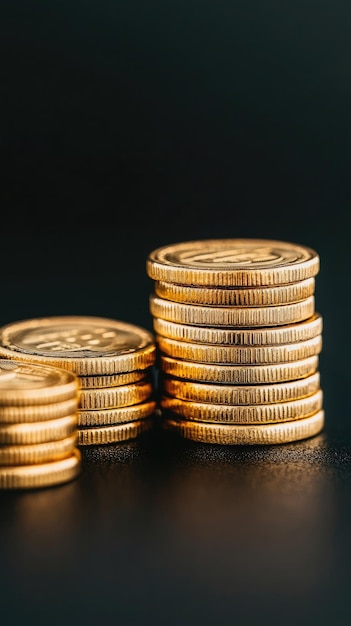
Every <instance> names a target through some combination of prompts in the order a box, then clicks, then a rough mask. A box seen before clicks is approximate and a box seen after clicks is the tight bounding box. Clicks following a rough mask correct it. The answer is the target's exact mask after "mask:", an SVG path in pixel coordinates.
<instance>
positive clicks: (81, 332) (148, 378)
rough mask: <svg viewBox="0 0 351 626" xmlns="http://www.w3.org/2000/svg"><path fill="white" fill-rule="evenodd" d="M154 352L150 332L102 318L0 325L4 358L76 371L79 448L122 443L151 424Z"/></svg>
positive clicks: (48, 319) (46, 319) (63, 318)
mask: <svg viewBox="0 0 351 626" xmlns="http://www.w3.org/2000/svg"><path fill="white" fill-rule="evenodd" d="M155 355H156V346H155V340H154V337H153V335H152V333H150V332H149V331H147V330H145V329H144V328H141V327H139V326H137V325H134V324H129V323H126V322H123V321H120V320H114V319H108V318H104V317H90V316H53V317H43V318H38V319H29V320H21V321H18V322H13V323H10V324H7V325H5V326H2V327H1V328H0V356H2V357H3V358H9V359H13V360H16V359H19V360H24V361H25V362H31V363H41V364H42V363H45V364H47V365H54V366H58V367H60V368H63V369H65V370H68V371H70V372H73V373H74V374H75V376H76V377H77V380H78V385H79V404H78V445H79V446H85V445H100V444H107V443H117V442H120V441H126V440H129V439H133V438H135V437H137V436H138V435H139V434H141V433H142V432H144V431H146V430H148V429H150V428H151V426H153V414H154V412H155V408H156V401H155V399H154V382H153V366H154V362H155Z"/></svg>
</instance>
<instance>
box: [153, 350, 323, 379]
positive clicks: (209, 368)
mask: <svg viewBox="0 0 351 626" xmlns="http://www.w3.org/2000/svg"><path fill="white" fill-rule="evenodd" d="M318 364H319V358H318V356H312V357H309V358H308V359H303V360H302V361H293V362H292V363H278V364H276V365H209V364H207V363H195V362H191V361H181V360H177V359H172V358H171V357H167V356H163V355H161V356H160V367H161V371H162V372H164V373H165V374H167V375H169V376H175V377H177V378H181V379H187V380H191V381H198V382H207V383H221V384H222V383H223V384H229V385H232V384H234V385H265V384H270V383H282V382H286V381H289V380H297V379H300V378H305V377H306V376H310V375H311V374H313V373H314V372H316V371H317V369H318Z"/></svg>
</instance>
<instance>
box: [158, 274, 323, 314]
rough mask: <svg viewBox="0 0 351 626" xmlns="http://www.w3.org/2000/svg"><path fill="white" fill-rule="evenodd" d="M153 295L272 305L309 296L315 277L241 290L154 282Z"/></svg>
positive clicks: (186, 301) (219, 303)
mask: <svg viewBox="0 0 351 626" xmlns="http://www.w3.org/2000/svg"><path fill="white" fill-rule="evenodd" d="M154 290H155V294H156V295H157V296H158V297H159V298H164V299H165V300H172V301H173V302H180V303H182V304H199V305H206V306H211V305H214V306H256V307H257V306H273V305H274V306H275V305H277V304H290V303H292V302H300V301H301V300H305V299H306V298H309V296H313V294H314V290H315V279H314V278H307V279H306V280H301V281H300V282H298V283H291V284H290V285H280V286H279V287H263V288H260V289H255V288H253V287H251V288H249V289H245V288H243V287H241V288H239V289H235V288H232V289H225V288H224V287H222V288H220V289H218V288H215V287H193V286H192V287H184V286H183V285H176V284H174V283H165V282H163V281H156V283H155V286H154Z"/></svg>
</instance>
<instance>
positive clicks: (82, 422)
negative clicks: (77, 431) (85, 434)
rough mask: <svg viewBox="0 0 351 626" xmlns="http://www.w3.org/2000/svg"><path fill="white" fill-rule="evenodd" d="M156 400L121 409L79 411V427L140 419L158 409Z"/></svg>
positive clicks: (109, 424) (110, 424)
mask: <svg viewBox="0 0 351 626" xmlns="http://www.w3.org/2000/svg"><path fill="white" fill-rule="evenodd" d="M156 407H157V404H156V401H155V400H150V401H148V402H141V403H140V404H134V405H132V406H125V407H122V408H120V409H103V410H101V411H82V410H79V411H78V427H79V428H80V427H82V426H112V425H115V424H124V423H125V422H132V421H138V420H141V419H145V418H147V417H150V416H151V415H152V414H153V413H154V412H155V411H156Z"/></svg>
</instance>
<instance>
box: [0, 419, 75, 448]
mask: <svg viewBox="0 0 351 626" xmlns="http://www.w3.org/2000/svg"><path fill="white" fill-rule="evenodd" d="M76 430H77V414H76V413H75V414H74V415H68V416H66V417H59V418H58V419H56V420H47V421H45V422H32V423H28V424H7V425H6V426H0V444H5V445H6V444H20V445H22V444H24V445H26V444H33V443H47V442H48V441H57V440H58V439H65V437H68V436H69V435H72V434H73V433H74V432H75V431H76Z"/></svg>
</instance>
